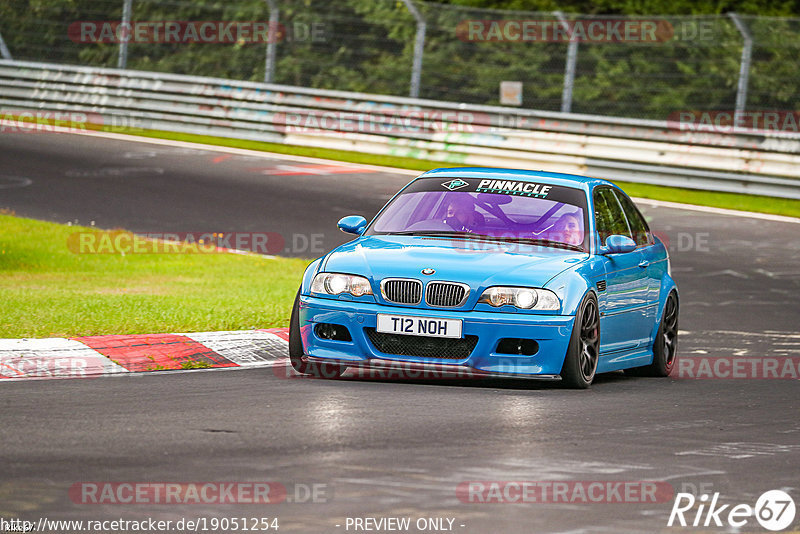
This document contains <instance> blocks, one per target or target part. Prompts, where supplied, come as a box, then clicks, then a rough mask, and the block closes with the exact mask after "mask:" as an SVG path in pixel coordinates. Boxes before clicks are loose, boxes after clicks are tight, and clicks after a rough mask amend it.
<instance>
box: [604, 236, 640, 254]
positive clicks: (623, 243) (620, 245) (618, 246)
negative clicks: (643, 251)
mask: <svg viewBox="0 0 800 534" xmlns="http://www.w3.org/2000/svg"><path fill="white" fill-rule="evenodd" d="M635 249H636V242H635V241H634V240H633V239H631V238H630V237H627V236H624V235H619V234H614V235H610V236H608V238H607V239H606V246H605V247H604V249H603V250H601V251H600V253H601V254H621V253H624V252H631V251H633V250H635Z"/></svg>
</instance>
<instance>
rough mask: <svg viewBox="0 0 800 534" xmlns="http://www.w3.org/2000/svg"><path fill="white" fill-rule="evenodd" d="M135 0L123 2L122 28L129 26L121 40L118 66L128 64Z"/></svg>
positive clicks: (120, 67) (121, 67) (122, 67)
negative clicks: (132, 5) (132, 12)
mask: <svg viewBox="0 0 800 534" xmlns="http://www.w3.org/2000/svg"><path fill="white" fill-rule="evenodd" d="M132 3H133V0H125V2H124V3H123V4H122V23H121V24H120V26H121V27H122V28H128V32H127V34H125V36H124V37H123V38H122V39H120V42H119V56H118V57H117V68H118V69H124V68H125V67H127V66H128V41H129V40H130V37H131V35H132V33H133V32H132V31H131V4H132Z"/></svg>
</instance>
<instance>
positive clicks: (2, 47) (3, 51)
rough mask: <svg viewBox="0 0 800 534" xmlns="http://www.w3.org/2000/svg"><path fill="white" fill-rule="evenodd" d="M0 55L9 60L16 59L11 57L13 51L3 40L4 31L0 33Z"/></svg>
mask: <svg viewBox="0 0 800 534" xmlns="http://www.w3.org/2000/svg"><path fill="white" fill-rule="evenodd" d="M0 56H3V59H8V60H12V59H14V58H13V57H11V52H10V51H9V50H8V47H7V46H6V42H5V41H4V40H3V34H2V33H0Z"/></svg>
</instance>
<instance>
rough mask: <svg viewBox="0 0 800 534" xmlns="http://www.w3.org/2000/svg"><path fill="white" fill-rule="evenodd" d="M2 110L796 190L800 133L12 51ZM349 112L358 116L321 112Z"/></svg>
mask: <svg viewBox="0 0 800 534" xmlns="http://www.w3.org/2000/svg"><path fill="white" fill-rule="evenodd" d="M0 110H5V111H6V112H8V111H10V112H12V113H13V112H14V111H20V110H42V111H73V112H86V113H91V114H92V115H91V116H92V117H100V118H101V120H102V121H103V122H104V124H105V125H106V126H109V125H111V126H114V125H116V126H119V128H118V129H119V130H121V131H125V130H127V129H129V128H131V127H133V128H136V127H138V128H145V129H154V130H167V131H173V132H184V133H197V134H205V135H212V136H222V137H232V138H240V139H253V140H261V141H269V142H275V143H286V144H292V145H301V146H314V147H325V148H337V149H343V150H356V151H360V152H369V153H373V154H385V155H397V156H407V157H415V158H424V159H430V160H434V161H441V162H447V163H460V164H464V165H489V166H504V167H524V168H535V169H542V168H543V169H547V170H553V171H561V172H575V173H583V174H589V175H594V176H599V177H603V178H609V179H611V180H625V181H633V182H642V183H652V184H658V185H673V186H680V187H688V188H696V189H708V190H714V191H731V192H748V193H752V194H758V195H768V196H777V197H785V198H798V199H800V135H798V134H796V133H764V132H757V131H750V130H746V131H737V132H736V133H733V134H731V133H720V132H715V131H694V130H680V129H677V128H675V127H670V126H674V125H670V124H668V123H667V121H666V120H665V121H647V120H634V119H622V118H614V117H601V116H588V115H576V114H565V113H553V112H540V111H534V110H521V109H514V108H503V107H496V106H477V105H465V104H457V103H451V102H439V101H431V100H420V99H410V98H400V97H392V96H382V95H370V94H362V93H348V92H341V91H323V90H316V89H308V88H302V87H290V86H281V85H271V84H263V83H256V82H243V81H233V80H226V79H220V78H201V77H195V76H181V75H175V74H166V73H156V72H143V71H130V70H118V69H107V68H95V67H76V66H68V65H54V64H45V63H31V62H18V61H6V60H2V61H0ZM347 112H350V114H347V115H344V116H345V117H358V121H360V125H358V126H355V127H353V123H350V124H346V121H342V120H338V121H337V120H320V119H322V118H325V117H338V118H341V117H342V116H343V115H342V114H343V113H347ZM326 114H327V115H326ZM287 117H292V120H287ZM419 117H428V118H430V117H435V118H436V120H433V121H431V120H427V121H426V120H424V119H420V118H419ZM358 121H356V122H358ZM297 122H299V123H300V124H301V125H302V126H300V127H298V126H297V125H296V123H297ZM398 124H402V127H398ZM309 125H313V127H309Z"/></svg>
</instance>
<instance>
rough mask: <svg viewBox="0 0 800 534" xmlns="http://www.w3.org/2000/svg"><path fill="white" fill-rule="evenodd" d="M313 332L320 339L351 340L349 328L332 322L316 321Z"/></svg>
mask: <svg viewBox="0 0 800 534" xmlns="http://www.w3.org/2000/svg"><path fill="white" fill-rule="evenodd" d="M314 333H315V334H317V337H318V338H320V339H330V340H333V341H353V338H352V337H351V336H350V330H348V329H347V327H346V326H342V325H340V324H333V323H318V324H317V326H315V327H314Z"/></svg>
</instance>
